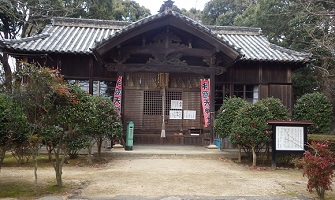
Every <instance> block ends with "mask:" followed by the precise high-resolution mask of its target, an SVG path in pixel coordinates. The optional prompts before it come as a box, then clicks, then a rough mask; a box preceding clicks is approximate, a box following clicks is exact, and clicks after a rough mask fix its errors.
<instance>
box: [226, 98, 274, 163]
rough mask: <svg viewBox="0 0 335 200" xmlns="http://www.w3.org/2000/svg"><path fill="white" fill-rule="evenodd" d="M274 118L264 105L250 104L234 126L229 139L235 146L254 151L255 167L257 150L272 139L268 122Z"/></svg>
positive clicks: (243, 108) (242, 110)
mask: <svg viewBox="0 0 335 200" xmlns="http://www.w3.org/2000/svg"><path fill="white" fill-rule="evenodd" d="M271 118H272V115H271V113H270V111H269V109H268V108H267V107H266V106H265V105H264V104H248V105H246V106H243V107H241V108H240V109H239V110H238V112H237V115H236V118H235V120H234V122H233V124H232V128H231V133H230V135H229V138H230V140H231V142H232V143H233V144H238V145H243V146H245V147H247V148H250V149H251V150H252V154H253V166H256V158H257V157H256V148H257V146H258V145H260V144H262V143H267V142H269V141H270V139H271V133H270V131H269V130H268V129H269V126H268V125H267V121H268V120H269V119H271Z"/></svg>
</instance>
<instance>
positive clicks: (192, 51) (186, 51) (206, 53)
mask: <svg viewBox="0 0 335 200" xmlns="http://www.w3.org/2000/svg"><path fill="white" fill-rule="evenodd" d="M121 52H122V54H151V55H154V54H162V55H168V54H172V53H175V54H182V55H183V56H195V57H210V56H212V52H211V51H210V50H208V49H199V48H188V47H185V48H168V49H166V48H163V47H162V48H157V47H156V48H154V47H151V46H145V47H140V46H127V47H123V48H121Z"/></svg>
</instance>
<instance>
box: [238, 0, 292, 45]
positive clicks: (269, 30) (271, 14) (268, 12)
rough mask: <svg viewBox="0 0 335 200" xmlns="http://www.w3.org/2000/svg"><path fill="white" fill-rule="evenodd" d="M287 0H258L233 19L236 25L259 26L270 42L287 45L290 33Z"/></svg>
mask: <svg viewBox="0 0 335 200" xmlns="http://www.w3.org/2000/svg"><path fill="white" fill-rule="evenodd" d="M290 17H292V16H291V15H290V13H289V12H288V7H287V0H258V1H257V3H256V4H251V5H250V6H249V7H248V8H247V9H246V10H245V11H244V12H243V13H239V15H238V16H237V17H236V18H235V19H234V24H235V25H237V26H248V27H250V26H251V27H259V28H262V33H263V34H264V35H265V36H266V37H267V38H268V40H269V41H270V42H271V43H274V44H278V45H280V46H285V47H289V44H286V42H288V41H287V38H288V34H290V29H289V25H290V24H289V23H288V22H289V20H290Z"/></svg>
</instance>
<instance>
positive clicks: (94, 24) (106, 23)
mask: <svg viewBox="0 0 335 200" xmlns="http://www.w3.org/2000/svg"><path fill="white" fill-rule="evenodd" d="M129 24H131V22H126V21H116V20H102V19H84V18H69V17H55V18H52V25H53V26H77V27H85V28H110V29H115V27H124V26H127V25H129Z"/></svg>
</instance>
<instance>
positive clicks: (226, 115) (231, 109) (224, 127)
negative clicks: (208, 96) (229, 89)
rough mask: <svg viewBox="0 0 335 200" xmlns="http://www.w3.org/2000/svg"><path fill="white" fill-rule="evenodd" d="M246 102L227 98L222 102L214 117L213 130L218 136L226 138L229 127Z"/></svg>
mask: <svg viewBox="0 0 335 200" xmlns="http://www.w3.org/2000/svg"><path fill="white" fill-rule="evenodd" d="M247 104H248V102H247V101H246V100H244V99H242V98H238V97H229V98H226V99H225V100H224V101H223V104H222V106H221V107H220V110H219V113H218V115H217V117H216V121H215V126H214V130H215V133H216V134H217V135H218V136H221V137H226V136H228V134H229V133H230V130H231V126H232V124H233V122H234V119H235V117H236V115H237V112H238V110H239V109H240V107H242V106H245V105H247Z"/></svg>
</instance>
